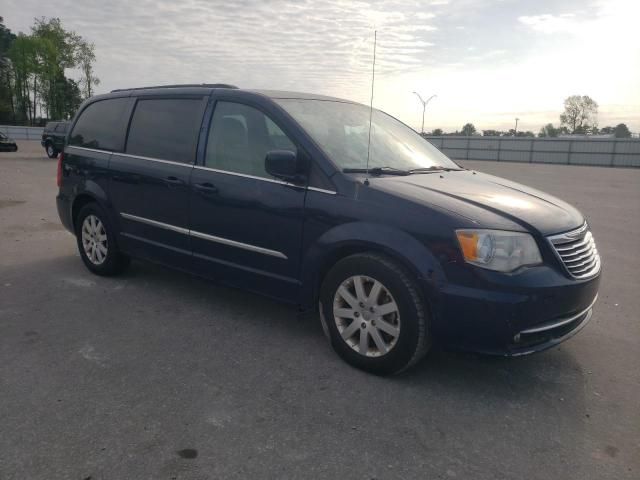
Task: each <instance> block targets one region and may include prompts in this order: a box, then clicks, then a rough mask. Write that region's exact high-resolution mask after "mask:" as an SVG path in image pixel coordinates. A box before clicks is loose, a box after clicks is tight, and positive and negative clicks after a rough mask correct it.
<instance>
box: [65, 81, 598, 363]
mask: <svg viewBox="0 0 640 480" xmlns="http://www.w3.org/2000/svg"><path fill="white" fill-rule="evenodd" d="M369 121H370V111H369V108H368V107H366V106H364V105H360V104H357V103H353V102H349V101H346V100H339V99H334V98H329V97H322V96H317V95H307V94H299V93H291V92H273V91H271V92H269V91H249V90H240V89H237V88H232V87H228V86H224V85H201V86H173V87H154V88H145V89H130V90H122V91H114V92H112V93H110V94H107V95H102V96H98V97H94V98H92V99H90V100H88V101H86V102H85V103H84V104H83V105H82V107H81V108H80V110H79V112H78V114H77V115H76V117H75V119H74V120H73V124H72V125H73V126H72V128H71V131H70V134H69V140H68V145H67V146H66V147H65V151H64V157H63V158H60V159H59V169H58V185H59V187H60V191H59V195H58V197H57V206H58V212H59V214H60V218H61V220H62V223H63V224H64V225H65V226H66V228H68V229H69V230H70V231H71V232H74V233H75V235H76V237H77V243H78V248H79V250H80V255H81V258H82V260H83V262H84V264H85V265H86V266H87V268H88V269H89V270H91V271H92V272H94V273H96V274H99V275H112V274H116V273H119V272H121V271H122V270H123V269H124V268H125V267H126V266H127V265H128V264H129V259H130V258H131V257H138V258H143V259H147V260H151V261H154V262H158V263H161V264H164V265H167V266H171V267H175V268H178V269H181V270H185V271H188V272H192V273H195V274H197V275H201V276H204V277H208V278H211V279H215V280H218V281H220V282H223V283H226V284H229V285H233V286H236V287H241V288H244V289H248V290H251V291H255V292H259V293H261V294H264V295H268V296H270V297H274V298H277V299H279V300H283V301H286V302H290V303H293V304H297V305H300V306H303V307H306V308H315V306H318V305H319V308H320V317H321V322H322V325H323V329H324V331H325V333H326V335H327V336H328V338H329V339H330V341H331V344H332V345H333V348H334V349H335V350H336V351H337V352H338V353H339V354H340V355H341V356H342V358H344V359H345V360H346V361H348V362H349V363H351V364H353V365H355V366H357V367H359V368H363V369H365V370H368V371H371V372H375V373H380V374H386V373H395V372H399V371H401V370H403V369H405V368H407V367H409V366H411V365H413V364H415V363H416V362H417V361H418V360H419V359H420V358H422V357H423V356H424V355H425V353H426V352H427V350H428V349H429V347H430V345H431V344H432V342H433V341H438V342H441V343H442V344H444V345H447V346H449V347H455V348H462V349H468V350H474V351H480V352H487V353H493V354H501V355H522V354H527V353H531V352H534V351H538V350H543V349H546V348H549V347H551V346H553V345H556V344H558V343H559V342H561V341H563V340H565V339H567V338H569V337H570V336H572V335H573V334H575V333H576V332H578V331H579V330H580V329H581V328H582V327H584V326H585V324H586V323H587V322H588V321H589V319H590V318H591V314H592V307H593V304H594V302H595V300H596V297H597V294H598V285H599V281H600V258H599V256H598V251H597V249H596V245H595V243H594V240H593V236H592V234H591V232H590V230H589V228H588V225H587V223H586V222H585V218H584V217H583V216H582V215H581V214H580V212H578V211H577V210H576V209H575V208H573V207H572V206H571V205H568V204H567V203H565V202H563V201H562V200H559V199H557V198H554V197H552V196H550V195H547V194H545V193H543V192H540V191H537V190H534V189H532V188H528V187H525V186H523V185H519V184H517V183H514V182H511V181H508V180H504V179H501V178H497V177H493V176H490V175H485V174H482V173H479V172H475V171H472V170H467V169H464V168H462V167H460V166H459V165H457V164H456V163H454V162H453V161H451V160H450V159H449V158H447V157H446V156H445V155H443V154H442V153H441V152H440V151H438V150H437V149H436V148H434V147H433V146H432V145H431V144H430V143H428V142H427V141H426V140H424V139H423V138H421V137H420V135H418V134H417V133H416V132H415V131H413V130H412V129H410V128H409V127H407V126H406V125H404V124H403V123H401V122H399V121H398V120H396V119H394V118H393V117H391V116H389V115H387V114H385V113H383V112H380V111H377V110H376V111H373V113H372V117H371V142H370V147H369V144H368V138H369ZM367 158H369V163H368V165H369V168H368V169H367ZM176 301H179V300H176Z"/></svg>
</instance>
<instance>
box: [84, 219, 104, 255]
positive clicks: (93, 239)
mask: <svg viewBox="0 0 640 480" xmlns="http://www.w3.org/2000/svg"><path fill="white" fill-rule="evenodd" d="M82 247H83V248H84V253H85V254H86V256H87V258H88V259H89V261H90V262H91V263H93V264H94V265H102V263H104V261H105V259H106V258H107V252H108V243H107V231H106V230H105V228H104V225H103V224H102V222H101V221H100V219H99V218H98V217H96V216H95V215H87V217H86V218H85V219H84V222H82Z"/></svg>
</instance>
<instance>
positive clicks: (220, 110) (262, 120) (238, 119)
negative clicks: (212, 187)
mask: <svg viewBox="0 0 640 480" xmlns="http://www.w3.org/2000/svg"><path fill="white" fill-rule="evenodd" d="M270 150H290V151H292V152H295V151H296V147H295V145H294V144H293V142H291V140H290V139H289V138H288V137H287V136H286V135H285V133H284V132H283V131H282V130H281V129H280V127H278V126H277V125H276V124H275V123H274V122H273V121H272V120H271V119H270V118H269V117H267V116H266V115H265V114H264V113H262V112H260V111H259V110H256V109H255V108H252V107H249V106H247V105H242V104H239V103H230V102H218V103H217V105H216V109H215V111H214V113H213V121H212V122H211V130H210V131H209V140H208V142H207V155H206V159H205V165H206V166H208V167H211V168H216V169H219V170H226V171H228V172H237V173H244V174H247V175H254V176H257V177H265V178H271V176H270V175H269V174H268V173H267V172H266V171H265V169H264V159H265V157H266V155H267V152H269V151H270Z"/></svg>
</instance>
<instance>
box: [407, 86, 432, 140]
mask: <svg viewBox="0 0 640 480" xmlns="http://www.w3.org/2000/svg"><path fill="white" fill-rule="evenodd" d="M413 93H414V94H415V95H416V96H417V97H418V99H419V100H420V103H421V104H422V129H421V131H420V133H422V134H424V111H425V110H426V109H427V104H428V103H429V102H430V101H431V99H432V98H434V97H437V95H431V96H430V97H429V98H427V100H426V101H425V100H423V99H422V97H421V96H420V94H419V93H418V92H413Z"/></svg>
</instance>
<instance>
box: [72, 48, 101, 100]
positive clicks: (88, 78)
mask: <svg viewBox="0 0 640 480" xmlns="http://www.w3.org/2000/svg"><path fill="white" fill-rule="evenodd" d="M95 61H96V54H95V45H94V44H93V43H87V42H85V41H84V40H81V39H80V41H79V42H78V44H77V48H76V63H77V65H78V67H79V68H80V71H81V72H82V78H81V79H80V86H81V87H82V93H83V95H84V97H85V98H89V97H91V96H92V95H93V90H94V88H95V87H96V86H97V85H100V79H99V78H98V77H97V76H96V75H95V72H94V70H93V64H94V63H95Z"/></svg>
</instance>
